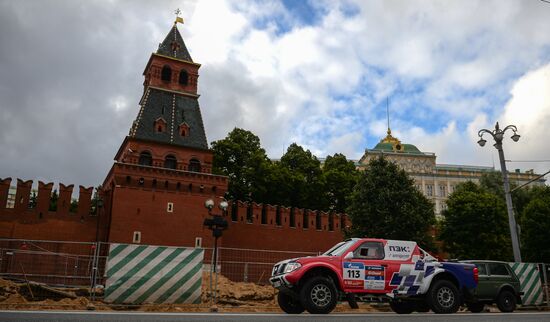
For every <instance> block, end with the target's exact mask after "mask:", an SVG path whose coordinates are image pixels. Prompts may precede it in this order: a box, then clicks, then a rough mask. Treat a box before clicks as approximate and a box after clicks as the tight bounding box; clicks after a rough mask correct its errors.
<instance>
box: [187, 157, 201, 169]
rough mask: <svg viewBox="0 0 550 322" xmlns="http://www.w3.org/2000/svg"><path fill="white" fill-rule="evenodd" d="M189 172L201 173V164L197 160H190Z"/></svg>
mask: <svg viewBox="0 0 550 322" xmlns="http://www.w3.org/2000/svg"><path fill="white" fill-rule="evenodd" d="M187 170H189V171H192V172H201V162H200V161H199V160H197V159H191V160H189V167H188V168H187Z"/></svg>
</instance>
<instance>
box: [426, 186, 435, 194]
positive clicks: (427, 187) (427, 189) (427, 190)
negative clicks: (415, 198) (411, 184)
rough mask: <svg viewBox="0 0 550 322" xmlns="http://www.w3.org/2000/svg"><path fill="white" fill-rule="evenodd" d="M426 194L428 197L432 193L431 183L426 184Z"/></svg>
mask: <svg viewBox="0 0 550 322" xmlns="http://www.w3.org/2000/svg"><path fill="white" fill-rule="evenodd" d="M426 195H427V196H428V197H431V196H433V195H434V186H433V185H431V184H427V185H426Z"/></svg>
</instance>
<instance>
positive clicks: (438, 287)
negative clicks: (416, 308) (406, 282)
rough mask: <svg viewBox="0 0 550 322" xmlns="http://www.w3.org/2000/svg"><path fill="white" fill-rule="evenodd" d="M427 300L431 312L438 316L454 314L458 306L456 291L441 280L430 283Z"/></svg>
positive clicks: (448, 283) (451, 284)
mask: <svg viewBox="0 0 550 322" xmlns="http://www.w3.org/2000/svg"><path fill="white" fill-rule="evenodd" d="M427 300H428V304H429V305H430V308H431V309H432V311H434V313H439V314H448V313H455V312H456V311H458V307H459V306H460V300H459V293H458V289H457V288H456V286H455V285H454V284H453V283H451V282H450V281H447V280H443V279H442V280H438V281H435V282H433V283H432V285H431V287H430V290H429V291H428V294H427Z"/></svg>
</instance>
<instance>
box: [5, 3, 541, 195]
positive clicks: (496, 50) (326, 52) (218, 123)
mask: <svg viewBox="0 0 550 322" xmlns="http://www.w3.org/2000/svg"><path fill="white" fill-rule="evenodd" d="M176 8H180V9H181V10H182V13H183V14H182V16H183V18H184V19H185V24H184V25H179V30H180V32H181V34H182V35H183V38H184V40H185V41H186V44H187V47H188V48H189V51H190V52H191V55H192V57H193V59H194V61H196V62H198V63H201V64H202V67H201V69H200V78H199V92H200V94H201V97H200V104H201V108H202V115H203V119H204V123H205V127H206V134H207V138H208V142H209V143H210V142H212V141H214V140H218V139H221V138H223V137H225V136H226V135H227V133H228V132H229V131H230V130H231V129H232V128H234V127H241V128H244V129H247V130H250V131H252V132H254V133H255V134H257V135H258V136H259V137H260V139H261V141H262V145H263V147H264V148H265V149H266V150H267V151H268V154H269V156H270V157H272V158H279V157H280V156H281V155H282V153H283V151H284V150H285V148H286V147H288V146H289V145H290V144H291V143H292V142H296V143H298V144H300V145H302V146H304V147H306V148H308V149H310V150H311V151H312V152H313V153H314V154H315V155H317V156H319V157H325V156H326V155H329V154H334V153H336V152H340V153H344V154H345V155H346V156H347V157H348V158H351V159H358V158H360V157H361V155H362V154H363V151H364V150H365V148H372V147H373V146H374V145H376V143H378V141H379V140H380V139H381V138H382V137H384V135H385V131H386V128H387V125H386V98H389V101H390V115H391V128H392V132H393V134H394V135H395V136H397V137H398V138H399V139H401V140H402V141H403V142H404V143H411V144H415V145H416V146H418V147H419V148H420V149H421V150H422V151H425V152H434V153H436V155H437V162H438V163H452V164H467V165H484V166H491V165H492V164H493V162H495V163H496V164H497V167H498V156H497V154H496V150H495V149H494V148H493V147H492V146H491V144H487V146H486V147H485V148H483V149H482V148H480V147H478V146H477V144H476V141H477V139H478V138H477V131H478V130H479V129H481V128H493V127H494V124H495V123H496V122H497V121H499V122H500V123H501V125H507V124H515V125H517V126H518V129H519V134H521V135H522V137H521V139H520V141H519V142H518V143H513V142H512V141H511V140H509V139H506V141H505V153H506V158H507V159H509V160H513V161H535V160H550V145H549V143H548V142H550V130H549V129H548V128H547V127H548V125H549V124H550V3H547V2H544V1H542V0H521V1H520V0H518V1H513V0H499V1H488V0H483V1H482V0H479V1H469V0H467V1H405V0H402V1H391V0H390V1H388V0H384V1H366V0H358V1H353V0H348V1H335V0H326V1H321V0H315V1H299V0H288V1H242V0H234V1H229V0H228V1H223V0H219V1H214V0H213V1H208V0H201V1H181V0H180V1H145V0H144V1H117V0H109V1H107V0H105V1H99V0H97V1H84V0H80V1H78V0H64V1H62V0H47V1H46V0H0V44H1V45H0V111H1V113H0V149H1V156H0V178H5V177H13V178H16V177H19V178H22V179H25V180H28V179H33V180H42V181H54V182H60V181H61V182H64V183H67V184H69V183H74V184H75V185H79V184H81V185H86V186H91V185H98V184H100V183H101V182H102V181H103V179H104V177H105V175H106V174H107V172H108V170H109V168H110V166H111V165H112V162H113V157H114V155H115V153H116V151H117V149H118V147H119V145H120V144H121V142H122V140H123V138H124V137H125V135H127V134H128V130H129V128H130V125H131V123H132V121H133V120H134V118H135V117H136V115H137V112H138V101H139V99H140V97H141V94H142V90H143V87H142V83H143V76H142V72H143V69H144V67H145V64H146V63H147V60H148V58H149V56H150V54H151V52H154V51H156V48H157V46H158V43H159V42H161V41H162V40H163V39H164V36H165V35H166V33H167V32H168V31H169V30H170V28H171V26H172V22H173V21H174V14H173V11H174V9H176ZM510 135H511V133H510ZM508 167H509V168H510V169H515V168H521V169H523V170H526V169H530V168H535V170H536V171H538V172H545V171H547V170H550V162H523V163H519V162H510V163H509V164H508Z"/></svg>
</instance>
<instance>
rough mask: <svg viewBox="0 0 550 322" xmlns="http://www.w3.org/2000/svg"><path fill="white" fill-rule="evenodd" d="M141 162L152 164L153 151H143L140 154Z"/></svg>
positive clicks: (142, 163) (141, 163)
mask: <svg viewBox="0 0 550 322" xmlns="http://www.w3.org/2000/svg"><path fill="white" fill-rule="evenodd" d="M139 164H140V165H148V166H151V165H152V164H153V157H152V156H151V152H148V151H143V152H141V153H140V154H139Z"/></svg>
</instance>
